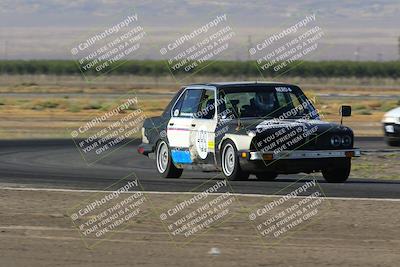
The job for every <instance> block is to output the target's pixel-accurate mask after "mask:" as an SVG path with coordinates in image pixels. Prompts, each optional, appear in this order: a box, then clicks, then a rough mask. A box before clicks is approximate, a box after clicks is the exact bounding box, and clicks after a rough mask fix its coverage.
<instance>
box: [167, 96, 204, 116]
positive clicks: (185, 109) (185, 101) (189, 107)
mask: <svg viewBox="0 0 400 267" xmlns="http://www.w3.org/2000/svg"><path fill="white" fill-rule="evenodd" d="M201 94H202V90H195V89H193V90H192V89H188V90H186V91H185V93H184V94H183V95H182V96H181V97H180V98H179V100H178V102H177V103H176V104H175V106H174V110H173V116H174V117H185V118H191V117H194V115H195V113H196V112H197V108H198V106H199V102H200V98H201Z"/></svg>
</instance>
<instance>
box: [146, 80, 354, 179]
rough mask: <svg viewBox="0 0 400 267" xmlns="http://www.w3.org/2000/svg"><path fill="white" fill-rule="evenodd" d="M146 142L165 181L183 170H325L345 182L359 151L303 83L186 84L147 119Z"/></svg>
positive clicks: (264, 175) (241, 174) (234, 173)
mask: <svg viewBox="0 0 400 267" xmlns="http://www.w3.org/2000/svg"><path fill="white" fill-rule="evenodd" d="M341 115H342V117H343V116H350V115H351V107H350V106H342V108H341ZM142 140H143V141H142V142H143V143H142V144H141V145H140V146H139V148H138V151H139V153H141V154H144V155H146V156H149V157H152V158H155V159H156V166H157V171H158V172H159V173H160V174H161V175H162V176H163V177H165V178H177V177H180V176H181V174H182V171H183V169H198V170H203V171H214V170H221V171H222V172H223V174H224V175H225V177H226V178H227V179H230V180H244V179H247V178H248V177H249V175H250V174H254V175H256V177H257V178H258V179H261V180H273V179H275V178H276V177H277V176H278V174H293V173H300V172H305V173H311V172H318V171H322V174H323V176H324V178H325V179H326V180H327V181H328V182H344V181H346V180H347V178H348V176H349V174H350V169H351V159H352V157H358V156H360V150H359V149H356V148H354V136H353V131H352V130H351V129H350V128H348V127H345V126H343V125H342V124H335V123H328V122H324V121H322V120H321V119H320V115H319V113H318V111H317V110H316V108H315V107H314V105H313V101H312V100H310V99H308V98H307V97H306V96H305V95H304V93H303V92H302V90H301V89H300V88H299V87H298V86H295V85H291V84H282V83H259V82H240V83H238V82H235V83H212V84H192V85H189V86H185V87H183V88H182V89H181V90H179V92H178V93H177V94H176V96H175V97H174V98H173V99H172V101H171V102H170V103H169V105H168V106H167V107H166V109H165V111H164V113H163V114H162V115H161V116H159V117H153V118H148V119H146V120H145V122H144V125H143V129H142Z"/></svg>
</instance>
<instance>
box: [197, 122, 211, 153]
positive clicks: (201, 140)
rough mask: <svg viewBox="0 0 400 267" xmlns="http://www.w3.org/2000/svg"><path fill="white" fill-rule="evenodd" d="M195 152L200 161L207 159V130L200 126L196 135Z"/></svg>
mask: <svg viewBox="0 0 400 267" xmlns="http://www.w3.org/2000/svg"><path fill="white" fill-rule="evenodd" d="M196 150H197V153H198V154H199V157H200V158H201V159H205V158H207V154H208V132H207V128H206V127H204V126H201V127H200V128H199V129H198V131H197V134H196Z"/></svg>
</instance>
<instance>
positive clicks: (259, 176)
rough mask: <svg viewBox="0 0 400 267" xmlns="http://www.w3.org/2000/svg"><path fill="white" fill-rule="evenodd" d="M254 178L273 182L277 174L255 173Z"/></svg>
mask: <svg viewBox="0 0 400 267" xmlns="http://www.w3.org/2000/svg"><path fill="white" fill-rule="evenodd" d="M255 176H256V177H257V179H258V180H260V181H273V180H275V179H276V177H278V174H277V173H275V172H260V173H255Z"/></svg>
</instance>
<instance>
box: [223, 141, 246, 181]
mask: <svg viewBox="0 0 400 267" xmlns="http://www.w3.org/2000/svg"><path fill="white" fill-rule="evenodd" d="M221 165H222V172H223V173H224V176H225V177H226V179H228V180H247V179H248V178H249V175H250V174H249V173H248V172H244V171H242V169H241V168H240V164H239V157H238V153H237V149H236V146H235V144H234V143H233V142H232V141H230V140H229V141H227V142H225V143H224V144H223V146H222V155H221Z"/></svg>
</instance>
